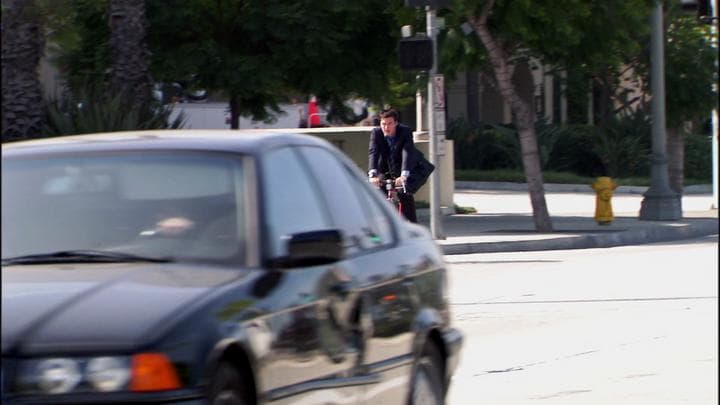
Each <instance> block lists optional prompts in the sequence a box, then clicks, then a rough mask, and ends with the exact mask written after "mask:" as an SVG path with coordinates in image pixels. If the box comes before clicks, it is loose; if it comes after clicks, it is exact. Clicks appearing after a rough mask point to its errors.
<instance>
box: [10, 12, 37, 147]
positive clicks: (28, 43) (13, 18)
mask: <svg viewBox="0 0 720 405" xmlns="http://www.w3.org/2000/svg"><path fill="white" fill-rule="evenodd" d="M44 46H45V36H44V34H43V20H42V14H41V11H40V9H39V7H38V6H37V4H35V2H34V1H33V0H3V1H2V83H3V84H2V86H3V88H2V140H3V141H11V140H19V139H25V138H35V137H39V136H41V135H42V132H41V130H42V127H43V124H44V121H45V116H44V112H43V103H42V101H43V90H42V86H41V85H40V78H39V76H38V65H39V62H40V57H41V56H42V54H43V50H44Z"/></svg>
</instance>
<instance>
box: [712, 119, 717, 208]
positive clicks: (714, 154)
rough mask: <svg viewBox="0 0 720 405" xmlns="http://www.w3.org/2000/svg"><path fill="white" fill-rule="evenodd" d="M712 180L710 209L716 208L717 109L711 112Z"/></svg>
mask: <svg viewBox="0 0 720 405" xmlns="http://www.w3.org/2000/svg"><path fill="white" fill-rule="evenodd" d="M712 164H713V169H712V182H713V186H712V189H713V199H712V205H710V209H713V210H716V209H718V110H713V112H712Z"/></svg>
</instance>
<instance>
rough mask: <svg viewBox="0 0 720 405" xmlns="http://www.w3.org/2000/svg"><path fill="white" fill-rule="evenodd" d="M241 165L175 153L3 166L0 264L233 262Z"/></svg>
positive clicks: (237, 247)
mask: <svg viewBox="0 0 720 405" xmlns="http://www.w3.org/2000/svg"><path fill="white" fill-rule="evenodd" d="M242 167H243V166H242V159H241V158H236V157H230V156H228V155H223V154H201V153H184V152H176V151H173V152H172V153H150V152H147V151H143V152H142V153H129V152H128V153H113V154H105V155H102V154H92V155H72V156H63V157H41V158H7V159H6V158H3V163H2V258H3V260H4V261H6V262H7V263H22V264H32V263H34V262H35V261H37V262H38V263H47V262H49V261H52V260H54V259H53V258H57V260H58V262H60V261H62V262H67V261H73V260H77V261H88V260H89V259H88V258H90V259H91V261H97V258H98V257H103V258H102V260H104V261H112V260H117V261H128V260H129V258H134V259H147V260H149V261H178V260H193V261H219V262H225V261H233V262H235V261H242V260H243V254H244V246H245V235H244V229H245V228H244V225H243V224H244V223H245V222H244V218H243V213H244V208H243V207H244V206H245V200H246V198H247V197H246V193H245V192H244V189H245V187H244V185H245V179H244V177H243V174H244V172H243V170H242ZM67 252H71V253H72V254H68V253H67ZM77 252H93V255H91V257H89V255H87V254H82V255H80V254H77Z"/></svg>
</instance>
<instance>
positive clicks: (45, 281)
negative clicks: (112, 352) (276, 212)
mask: <svg viewBox="0 0 720 405" xmlns="http://www.w3.org/2000/svg"><path fill="white" fill-rule="evenodd" d="M247 273H248V272H247V270H238V269H235V268H232V269H223V268H218V267H209V266H203V265H189V264H183V265H180V264H157V263H113V264H72V265H69V264H61V265H32V266H28V265H24V266H6V267H3V269H2V352H3V353H7V352H8V351H9V350H15V349H17V350H20V351H23V352H37V351H47V350H65V351H72V350H88V349H90V348H92V349H96V350H98V349H101V348H102V347H108V348H110V347H113V348H118V347H132V346H133V345H137V344H139V343H141V341H142V340H143V337H145V339H147V335H148V334H149V333H158V332H159V330H160V329H162V328H166V327H168V326H169V324H171V323H172V321H173V319H175V318H174V317H175V316H176V315H177V314H178V313H179V312H180V311H189V310H191V309H192V306H193V305H198V304H199V303H201V302H202V301H204V300H202V298H203V297H205V296H207V295H208V294H210V293H211V291H212V290H213V289H215V288H217V287H218V286H220V285H223V284H226V283H228V282H232V281H233V280H237V279H240V278H243V277H245V276H246V275H247Z"/></svg>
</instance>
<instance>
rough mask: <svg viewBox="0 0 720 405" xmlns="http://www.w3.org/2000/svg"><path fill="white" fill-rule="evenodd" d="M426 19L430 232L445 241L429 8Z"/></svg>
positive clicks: (432, 24) (434, 35) (432, 25)
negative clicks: (428, 41) (429, 46)
mask: <svg viewBox="0 0 720 405" xmlns="http://www.w3.org/2000/svg"><path fill="white" fill-rule="evenodd" d="M425 10H426V17H427V35H428V37H429V38H430V39H431V40H432V43H433V66H432V69H431V70H430V72H428V96H427V125H428V135H429V137H430V145H429V149H430V162H431V163H432V164H433V165H435V170H434V171H433V173H432V174H431V175H430V232H431V233H432V236H433V238H435V239H445V236H444V235H443V232H442V218H441V216H440V215H441V214H440V177H439V172H440V164H439V159H438V153H437V152H438V145H437V139H436V137H435V111H434V106H435V97H436V94H435V90H434V88H433V77H434V76H435V73H437V41H436V39H437V33H436V32H435V29H436V28H435V10H433V9H431V8H430V6H426V7H425Z"/></svg>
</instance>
